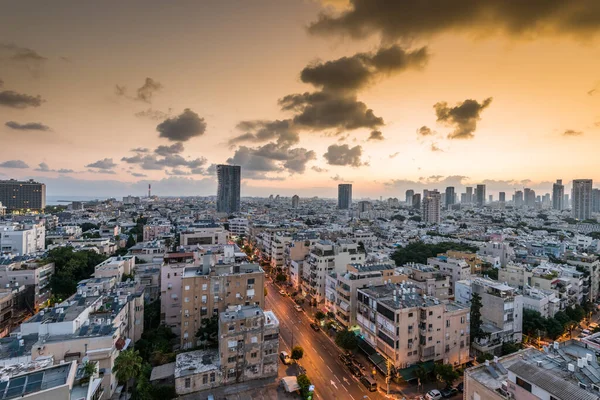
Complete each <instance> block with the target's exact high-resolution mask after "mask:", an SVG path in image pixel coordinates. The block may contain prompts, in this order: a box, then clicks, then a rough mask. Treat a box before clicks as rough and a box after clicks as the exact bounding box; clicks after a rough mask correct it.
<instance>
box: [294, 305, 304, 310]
mask: <svg viewBox="0 0 600 400" xmlns="http://www.w3.org/2000/svg"><path fill="white" fill-rule="evenodd" d="M294 308H295V309H296V311H298V312H300V311H304V310H303V309H302V307H300V306H299V305H298V304H296V305H295V306H294Z"/></svg>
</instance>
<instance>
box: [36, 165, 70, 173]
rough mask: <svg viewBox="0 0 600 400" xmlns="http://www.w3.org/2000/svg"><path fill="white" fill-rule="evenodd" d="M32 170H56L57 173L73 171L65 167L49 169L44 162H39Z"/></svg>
mask: <svg viewBox="0 0 600 400" xmlns="http://www.w3.org/2000/svg"><path fill="white" fill-rule="evenodd" d="M34 171H38V172H58V173H59V174H72V173H74V172H75V171H73V170H72V169H66V168H61V169H58V170H56V169H51V168H50V167H49V166H48V164H46V163H45V162H41V163H39V164H38V167H37V168H36V169H34Z"/></svg>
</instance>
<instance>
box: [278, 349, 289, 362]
mask: <svg viewBox="0 0 600 400" xmlns="http://www.w3.org/2000/svg"><path fill="white" fill-rule="evenodd" d="M279 358H280V359H281V362H282V363H284V364H285V365H289V364H291V363H292V359H291V358H290V355H289V354H288V352H287V351H282V352H281V353H279Z"/></svg>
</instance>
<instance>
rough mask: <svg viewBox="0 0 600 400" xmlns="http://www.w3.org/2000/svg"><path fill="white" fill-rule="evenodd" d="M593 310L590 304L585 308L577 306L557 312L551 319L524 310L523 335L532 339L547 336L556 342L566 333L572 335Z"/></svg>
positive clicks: (584, 306)
mask: <svg viewBox="0 0 600 400" xmlns="http://www.w3.org/2000/svg"><path fill="white" fill-rule="evenodd" d="M592 309H593V305H592V304H590V303H585V304H584V305H583V306H581V305H579V304H577V305H576V306H575V307H567V309H565V311H559V312H557V313H556V314H555V315H554V317H550V318H544V317H542V315H541V314H540V313H539V312H537V311H533V310H523V333H525V334H526V335H528V336H532V337H538V336H543V335H544V334H545V336H547V337H548V338H550V339H552V340H555V339H557V338H559V337H560V336H561V335H563V334H564V333H565V332H569V334H571V333H572V331H573V329H575V328H576V327H577V325H578V324H579V322H581V320H583V319H584V318H585V316H586V314H588V313H589V312H591V311H592Z"/></svg>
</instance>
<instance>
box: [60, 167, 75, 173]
mask: <svg viewBox="0 0 600 400" xmlns="http://www.w3.org/2000/svg"><path fill="white" fill-rule="evenodd" d="M56 172H58V173H59V174H72V173H74V172H75V171H74V170H72V169H67V168H61V169H57V170H56Z"/></svg>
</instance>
